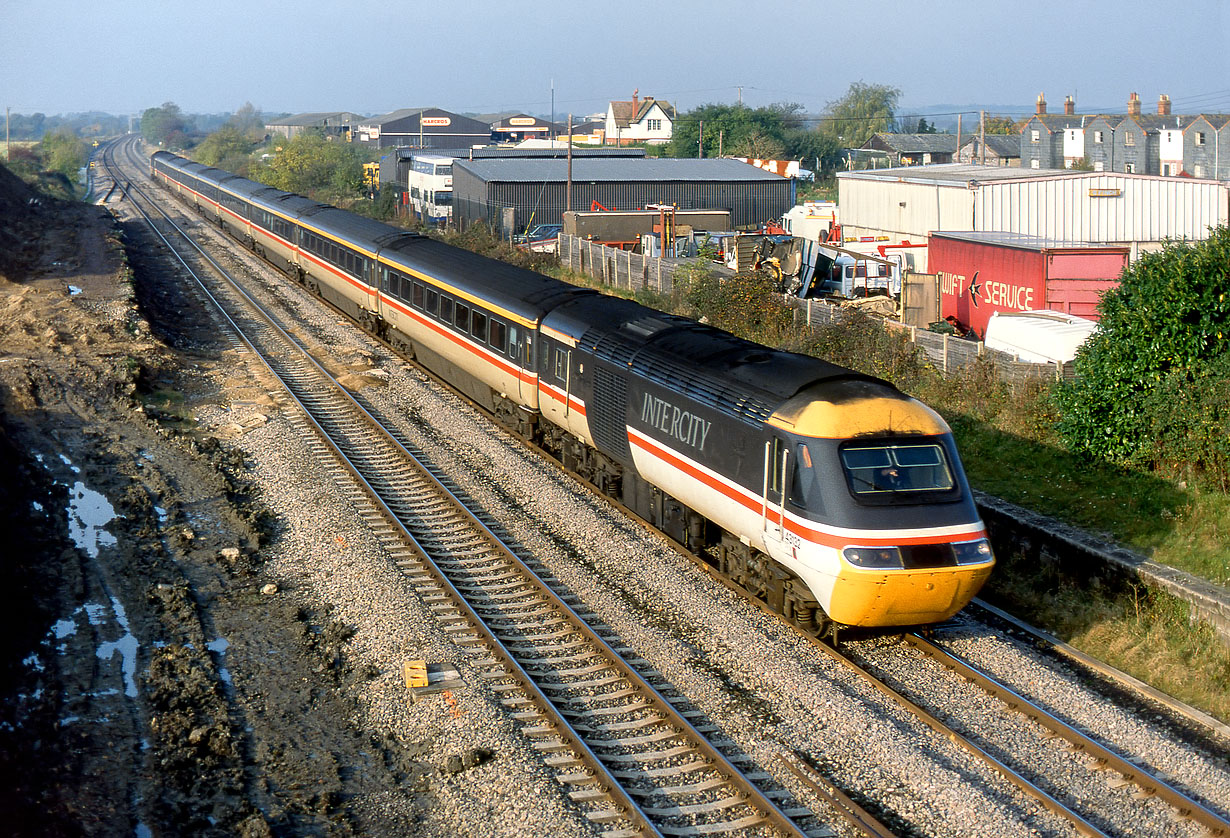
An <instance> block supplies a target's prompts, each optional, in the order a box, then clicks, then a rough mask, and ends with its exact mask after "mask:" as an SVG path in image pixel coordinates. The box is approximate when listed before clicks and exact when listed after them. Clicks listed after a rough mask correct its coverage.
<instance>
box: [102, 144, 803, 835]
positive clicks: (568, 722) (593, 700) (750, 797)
mask: <svg viewBox="0 0 1230 838" xmlns="http://www.w3.org/2000/svg"><path fill="white" fill-rule="evenodd" d="M109 151H110V150H109ZM127 153H128V154H129V156H130V158H131V156H132V155H133V148H132V144H131V143H130V144H128V146H127ZM107 157H108V160H109V159H110V155H107ZM106 165H108V167H109V168H111V167H114V164H113V163H112V162H108V163H107V164H106ZM134 165H136V166H138V167H140V166H141V163H140V162H139V161H135V162H134ZM116 180H117V182H120V183H121V188H122V190H123V191H124V194H125V197H126V198H128V199H129V200H130V201H133V203H134V205H137V204H138V203H149V204H151V205H153V204H154V202H153V201H152V200H151V199H149V198H148V197H147V196H146V195H145V194H144V192H143V191H142V190H140V189H139V188H137V187H134V186H133V185H132V184H131V183H128V182H125V181H124V180H123V179H122V178H121V177H120V176H119V174H118V173H117V175H116ZM141 212H142V214H143V215H145V216H146V218H147V220H149V222H150V224H151V227H154V228H155V230H157V227H158V226H166V225H168V224H169V225H171V226H174V222H173V221H171V219H170V217H169V216H166V215H165V213H163V216H164V218H165V219H166V221H165V222H162V223H161V224H155V222H154V220H153V219H152V218H151V216H150V215H148V214H146V212H145V211H144V210H141ZM159 212H161V211H159ZM175 230H176V233H177V234H178V235H179V236H181V237H182V238H183V239H184V240H187V241H188V242H189V243H190V244H191V245H192V247H193V248H194V249H195V253H192V254H190V255H188V256H183V255H179V254H177V256H176V258H178V259H179V261H180V262H181V264H183V265H184V267H185V268H188V270H189V271H190V272H191V273H192V274H193V277H194V279H195V281H196V282H197V283H198V284H199V285H200V287H201V289H202V291H203V293H204V294H206V295H207V296H208V297H209V299H210V300H211V301H213V303H214V304H215V305H216V306H217V307H218V309H219V310H220V311H222V312H223V317H224V318H225V320H226V322H227V323H228V325H229V328H231V329H233V330H234V331H235V333H236V334H237V335H241V336H242V340H243V341H244V343H245V344H246V345H247V346H249V347H250V348H251V349H252V350H253V352H255V353H256V355H257V357H259V358H260V359H261V361H262V363H263V364H264V365H265V366H266V368H267V369H268V371H269V372H270V373H271V374H272V375H274V376H275V377H276V378H277V379H278V380H279V381H280V382H282V385H283V386H284V387H285V389H286V393H287V397H288V398H289V399H290V400H291V401H292V402H293V403H294V404H295V405H296V406H297V407H298V408H299V410H300V414H299V415H300V416H301V417H302V418H301V419H299V420H298V422H299V424H300V425H301V426H302V427H303V429H304V437H305V438H307V439H311V440H312V445H313V447H314V448H315V449H316V450H317V452H318V455H319V457H320V458H321V460H322V461H323V462H333V463H335V465H333V466H331V467H330V470H331V471H332V472H333V474H334V476H335V477H336V479H337V480H338V482H339V485H343V486H350V487H351V488H350V489H348V492H349V494H350V495H351V496H352V498H353V499H354V500H355V501H356V503H361V504H363V505H364V506H366V507H367V509H368V510H369V511H368V512H365V513H364V516H365V517H366V518H368V520H369V522H370V525H371V529H372V531H373V532H374V533H375V534H376V535H377V536H378V537H379V538H381V539H382V540H383V541H384V543H385V545H386V547H387V548H388V551H389V554H390V555H391V556H392V557H393V558H394V561H395V562H396V563H397V565H398V567H399V568H401V569H402V571H403V573H405V574H406V577H407V579H408V580H409V582H410V583H411V584H412V585H413V586H414V587H415V589H416V591H417V593H418V595H419V597H420V599H421V600H422V601H424V602H425V603H427V604H428V606H429V607H430V608H431V609H432V610H433V611H434V612H435V614H436V616H437V618H438V619H439V620H440V621H441V624H442V627H443V628H444V630H445V631H446V632H448V633H449V635H450V637H451V638H452V639H453V641H454V642H455V643H456V645H457V646H458V647H459V648H462V649H465V650H468V651H470V652H471V653H472V658H471V662H472V663H473V664H474V666H475V667H476V668H477V669H478V670H480V671H481V672H482V674H483V676H484V677H485V678H486V679H487V680H488V684H489V686H490V688H491V689H492V690H493V691H494V692H495V693H496V694H497V695H499V696H500V700H501V701H502V702H503V704H504V705H505V706H506V707H508V708H509V709H510V711H512V715H513V717H514V718H516V719H517V720H518V721H519V722H520V723H521V724H522V730H523V732H524V734H525V735H526V736H527V737H528V738H529V739H530V740H531V742H532V743H533V747H534V748H535V749H537V750H539V751H541V752H543V753H544V758H545V761H546V763H547V764H548V765H550V766H551V767H553V768H554V769H555V770H556V771H557V772H558V774H557V778H558V779H559V781H560V782H561V783H563V784H565V785H566V786H567V787H568V788H569V789H570V791H569V797H570V798H571V799H572V800H573V801H574V802H576V803H577V805H578V806H579V807H581V809H582V811H583V812H584V813H585V816H586V817H588V818H589V819H590V820H592V821H594V822H595V823H598V824H600V825H602V827H603V828H604V829H605V832H604V834H605V835H609V836H622V835H637V834H654V835H700V834H723V833H734V832H738V833H739V834H751V835H805V834H809V833H817V832H819V831H820V830H821V829H822V828H823V825H822V824H821V823H820V822H819V821H818V820H817V819H816V817H815V816H814V814H813V813H811V812H810V811H809V810H806V809H799V808H795V809H792V810H789V811H783V809H781V808H779V806H778V804H777V803H775V802H774V799H773V798H785V797H788V796H789V795H788V793H787V792H785V791H783V790H781V789H776V790H763V789H762V788H761V786H762V785H767V784H770V783H771V780H772V778H771V777H770V776H769V775H768V774H767V773H764V772H755V771H751V770H748V771H744V770H742V769H740V768H739V767H737V766H736V765H735V762H740V761H743V760H741V759H740V758H739V757H738V756H737V755H736V756H731V757H728V756H727V755H725V754H724V753H723V752H722V751H721V750H719V749H718V748H717V747H715V746H714V745H713V744H712V743H710V742H709V740H708V738H707V737H706V736H705V734H706V733H709V732H713V731H712V730H711V729H710V728H707V727H705V726H703V725H702V726H696V725H693V724H692V723H691V722H690V721H689V719H688V718H687V716H688V715H694V714H692V713H690V712H689V711H687V710H686V709H684V710H680V709H677V708H676V707H675V706H674V703H672V700H671V699H668V698H667V697H666V696H664V695H663V694H662V692H661V691H660V690H659V689H657V688H655V687H654V686H653V685H652V684H651V683H650V678H651V677H652V675H653V674H652V673H647V674H646V675H642V674H641V673H640V672H639V671H638V669H639V668H640V667H643V666H645V664H644V662H643V661H638V660H636V659H635V657H634V655H633V654H632V653H631V651H630V650H627V649H623V648H616V647H617V646H618V645H619V644H618V641H617V640H613V641H608V640H606V639H604V637H603V636H602V629H600V628H599V629H595V628H593V627H591V626H590V624H589V623H590V621H592V620H594V617H593V616H592V615H589V614H587V613H586V612H585V609H584V608H583V607H582V606H579V605H576V604H575V599H574V598H572V597H570V596H569V595H568V594H567V593H563V594H560V593H557V592H556V591H555V589H554V588H555V587H556V585H555V584H553V582H552V580H550V579H549V578H546V577H545V576H544V575H542V574H539V573H535V572H534V570H532V569H531V567H530V564H533V560H532V558H529V559H523V558H522V557H521V556H519V555H518V550H517V549H516V548H515V546H512V545H509V544H508V543H506V542H507V540H506V538H504V537H503V535H502V533H501V532H500V531H499V527H498V525H496V524H495V523H494V522H492V521H490V520H486V519H485V518H484V516H482V515H481V514H476V513H474V512H472V511H470V510H469V509H468V507H467V503H466V499H465V498H464V497H462V496H461V494H460V492H458V491H457V490H456V489H455V487H453V486H450V485H449V484H448V481H447V480H446V479H445V478H443V477H441V476H438V475H435V474H433V473H432V471H431V469H430V468H429V467H427V466H426V465H424V464H423V463H422V462H421V461H420V459H419V458H418V457H416V456H415V452H413V451H412V450H411V449H410V446H409V445H408V444H407V443H406V442H405V441H404V440H401V439H399V438H398V435H397V434H396V433H394V432H392V431H390V430H388V429H387V428H385V427H384V426H383V425H382V424H381V423H380V422H379V421H378V420H377V419H376V418H375V417H373V416H372V415H371V414H370V413H369V412H368V411H367V410H365V409H364V408H363V407H362V406H360V405H359V404H358V403H357V402H356V401H355V400H354V399H353V398H352V397H351V396H350V395H349V393H347V392H346V391H345V390H344V388H342V387H341V386H340V385H339V384H337V382H336V381H334V380H333V379H332V377H331V376H329V375H328V374H327V373H326V372H325V371H324V369H323V368H322V367H321V366H320V365H319V364H317V363H316V362H315V361H314V360H313V359H312V358H311V356H310V355H309V354H308V352H307V350H306V349H304V348H303V347H302V346H300V345H299V343H298V342H297V341H295V340H294V339H293V338H291V337H290V336H289V335H288V334H287V333H286V332H285V331H284V330H283V329H282V328H281V327H280V326H279V325H278V324H277V319H276V318H277V315H276V314H275V313H267V312H265V311H263V310H262V309H261V308H260V306H259V305H258V304H257V303H256V302H255V301H254V300H252V299H251V298H250V297H248V295H247V294H246V293H244V292H243V291H242V290H240V289H239V288H238V285H236V284H235V283H234V281H233V280H231V279H230V278H229V277H227V276H226V272H225V271H224V270H223V269H222V268H221V267H220V266H219V265H218V264H217V263H216V262H214V261H213V259H211V258H210V257H209V256H208V255H206V254H204V251H201V250H200V248H199V247H197V246H196V245H195V243H192V242H191V239H190V238H189V237H188V236H187V234H185V233H184V232H183V231H182V230H180V229H179V228H178V227H175ZM159 236H160V237H161V238H162V239H163V241H164V242H165V243H166V244H167V246H168V247H172V245H171V240H170V238H169V237H168V236H163V234H162V233H161V232H159ZM174 249H175V248H174V247H172V250H174ZM202 258H203V259H204V260H206V261H207V262H208V263H209V265H210V266H211V268H210V270H208V271H207V270H202V269H200V268H194V267H191V265H192V264H193V263H195V262H199V261H200V260H201V259H202ZM211 272H212V273H216V274H218V275H219V276H222V277H224V278H225V281H226V283H227V284H226V285H222V284H221V283H219V282H217V281H216V280H213V279H210V278H209V276H208V274H209V273H211ZM659 677H660V676H659ZM676 701H679V699H676ZM681 703H682V702H681ZM795 819H798V820H799V821H800V822H801V823H803V824H806V828H804V827H801V826H799V825H798V824H796V822H795Z"/></svg>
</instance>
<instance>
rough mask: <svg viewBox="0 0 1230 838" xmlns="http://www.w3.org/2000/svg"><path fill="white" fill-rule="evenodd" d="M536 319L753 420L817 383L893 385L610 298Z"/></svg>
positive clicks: (620, 362) (584, 345) (639, 370)
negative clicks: (855, 382)
mask: <svg viewBox="0 0 1230 838" xmlns="http://www.w3.org/2000/svg"><path fill="white" fill-rule="evenodd" d="M595 324H597V325H595ZM543 325H544V327H547V328H549V329H551V330H554V331H556V332H560V333H562V334H565V335H568V336H570V337H573V338H574V339H576V340H577V343H578V345H579V346H580V347H581V348H583V349H585V350H587V351H589V352H592V353H593V354H594V355H595V356H597V357H599V358H603V359H605V360H607V361H609V362H611V363H613V364H615V365H617V366H620V367H627V368H628V369H630V370H632V371H633V372H635V373H637V374H638V375H641V376H643V377H644V378H646V379H649V380H651V381H656V382H658V383H659V384H662V385H663V386H666V387H669V388H671V389H672V390H675V391H676V392H680V393H685V394H686V395H688V396H689V397H691V398H694V399H696V400H697V401H700V402H703V403H707V404H709V405H710V406H712V407H714V408H715V409H718V410H721V411H723V412H725V413H728V414H730V415H732V416H737V417H739V418H742V419H744V420H746V421H751V422H756V423H760V422H764V421H766V420H767V419H768V418H769V417H770V416H771V415H772V414H773V413H774V411H776V410H777V408H778V407H779V406H781V404H782V403H784V402H785V401H787V400H788V399H790V398H792V397H793V396H795V395H797V394H798V393H800V392H802V391H803V390H805V389H806V388H808V387H810V386H811V385H814V384H818V383H821V382H831V381H838V380H858V381H868V382H877V383H885V384H886V386H889V387H891V386H892V385H887V383H886V382H881V381H880V379H877V378H874V377H872V376H868V375H864V374H862V373H859V372H855V371H854V370H849V369H846V368H845V367H839V366H837V365H836V364H830V363H829V362H827V361H822V360H820V359H819V358H813V357H811V356H808V355H799V354H796V353H794V352H784V351H782V350H779V349H772V348H770V347H767V346H763V345H761V344H758V343H755V342H753V341H749V340H744V339H743V338H740V337H736V336H735V335H732V334H730V333H729V332H725V331H722V330H721V329H716V328H714V327H712V326H706V325H704V324H701V323H697V322H696V321H694V320H689V319H688V318H685V317H679V316H676V315H671V314H665V313H663V312H660V311H656V310H654V309H651V308H647V307H645V306H643V305H641V304H639V303H636V302H634V301H632V300H625V299H620V298H616V297H607V296H597V297H596V298H585V299H578V300H575V301H572V302H569V303H567V304H566V305H563V306H561V307H559V308H557V309H556V310H555V311H553V312H551V313H550V314H549V315H548V316H547V317H546V318H545V319H544V320H543Z"/></svg>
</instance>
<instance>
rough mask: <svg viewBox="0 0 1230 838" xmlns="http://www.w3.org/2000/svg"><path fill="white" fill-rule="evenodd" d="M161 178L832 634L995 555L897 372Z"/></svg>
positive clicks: (943, 608) (282, 197) (934, 589)
mask: <svg viewBox="0 0 1230 838" xmlns="http://www.w3.org/2000/svg"><path fill="white" fill-rule="evenodd" d="M152 169H153V173H154V176H155V178H156V179H158V180H159V181H160V182H162V183H165V184H167V186H168V187H169V188H170V189H172V191H174V192H176V193H177V194H179V195H180V197H182V198H184V199H185V200H186V201H188V202H189V204H191V205H192V206H194V207H195V208H197V210H198V211H199V212H201V213H202V214H203V215H204V216H205V217H206V218H209V219H210V220H212V221H214V222H215V223H217V224H218V225H219V226H221V227H222V228H223V229H224V230H226V231H227V232H229V233H231V234H232V235H234V236H236V237H237V238H239V239H240V240H243V241H245V242H246V243H247V244H248V246H249V247H251V248H253V249H254V250H256V251H257V252H260V253H262V254H263V255H265V256H267V257H268V258H270V260H271V261H273V262H274V264H277V265H279V266H280V267H282V268H283V269H284V270H286V271H287V272H288V273H290V274H291V275H292V276H295V277H296V278H297V279H298V280H299V281H301V282H303V283H304V284H306V285H308V286H309V287H311V288H312V289H313V290H315V291H317V292H318V293H320V294H321V296H323V297H325V298H326V299H328V300H329V301H331V302H333V303H334V304H335V305H337V306H338V307H339V308H341V309H342V310H343V311H345V312H346V313H347V314H349V315H350V316H351V317H353V318H354V319H355V320H356V321H357V322H359V323H360V324H361V325H362V326H364V327H365V328H367V329H369V330H370V331H372V332H373V333H375V334H377V335H379V336H381V337H384V338H385V339H387V340H389V341H390V342H392V343H394V344H395V345H398V346H399V347H400V348H402V349H403V350H405V351H406V352H407V353H408V354H411V355H412V356H413V357H415V358H416V359H417V360H418V361H419V362H421V363H422V364H424V365H425V366H426V367H428V368H429V369H431V370H432V371H433V372H435V373H436V374H438V375H440V376H441V377H442V378H444V379H445V380H447V381H449V382H450V383H451V384H452V385H453V386H454V387H456V388H458V389H459V390H461V391H462V392H464V393H466V394H467V395H468V396H470V397H471V398H472V399H473V400H475V401H476V402H477V403H479V404H480V405H482V406H483V407H485V408H486V409H487V410H489V411H490V412H491V413H492V414H493V415H494V416H495V417H496V418H497V419H498V420H499V421H500V422H501V423H502V424H504V425H506V426H508V427H509V428H510V429H512V430H514V431H515V432H517V433H519V434H521V435H522V436H524V437H527V438H529V439H532V440H533V441H535V442H536V443H538V444H539V445H541V446H542V447H543V448H545V449H546V450H548V451H550V452H551V453H552V454H553V455H555V456H556V457H557V458H558V459H560V460H561V461H562V462H563V463H564V464H565V465H566V466H568V467H569V468H571V469H573V470H574V471H576V472H577V473H578V474H580V475H581V476H582V477H584V478H586V479H587V480H589V481H590V482H591V483H592V484H594V485H595V486H597V487H598V488H599V489H600V490H601V491H603V492H605V493H607V494H608V495H610V496H612V497H614V498H616V499H618V500H620V501H621V502H622V503H624V504H625V505H626V506H627V507H629V508H630V509H632V510H633V511H634V512H636V513H637V514H638V515H640V516H641V517H643V518H644V519H646V520H647V521H649V522H650V523H651V524H653V525H655V526H657V527H658V528H660V529H661V530H663V531H664V532H666V533H667V534H669V535H671V536H672V537H673V538H675V539H676V540H678V541H680V542H682V543H684V544H686V545H687V546H688V547H689V548H690V549H692V550H693V551H695V552H697V553H699V554H701V555H704V556H706V557H707V558H708V559H709V560H710V561H711V562H712V563H713V564H715V565H716V566H717V567H718V568H719V569H720V570H721V572H723V573H724V574H726V575H727V576H728V577H730V578H731V579H732V580H733V581H735V582H736V583H738V584H739V585H741V586H743V587H744V588H746V589H747V590H749V591H751V592H752V593H754V594H756V595H758V596H759V597H761V598H762V599H764V600H765V601H767V602H768V603H769V604H770V605H771V606H772V607H773V608H774V609H775V610H778V611H779V612H781V613H783V614H785V615H786V616H787V617H789V618H790V619H792V620H793V621H795V622H796V623H798V624H800V625H802V626H804V627H805V628H808V629H810V630H812V631H816V632H821V631H823V630H825V629H826V628H827V627H829V626H830V625H832V626H837V625H848V626H867V627H878V626H904V625H918V624H926V623H933V622H937V621H941V620H944V619H947V618H948V617H950V616H951V615H952V614H954V613H956V611H958V610H960V609H961V608H962V607H963V606H964V605H965V604H966V603H967V602H968V601H969V600H970V598H972V597H973V596H974V594H975V593H977V591H978V589H979V588H980V587H981V585H982V583H983V582H984V581H985V580H986V578H987V576H988V575H989V574H990V572H991V568H992V567H993V565H994V558H993V556H992V555H991V550H990V546H989V543H988V542H987V539H986V537H985V529H984V527H983V524H982V522H981V521H980V520H979V517H978V514H977V510H976V508H975V506H974V503H973V499H972V496H971V493H970V490H969V486H968V484H967V483H966V480H965V476H964V472H963V470H962V468H961V463H960V459H959V457H958V454H957V450H956V447H955V445H954V443H953V439H952V434H951V432H950V430H949V428H948V426H947V425H946V424H945V423H944V421H943V419H942V418H941V417H940V416H939V415H938V414H936V413H935V412H934V411H932V410H931V409H930V408H928V407H927V406H925V405H923V404H922V403H920V402H918V401H917V400H915V399H912V398H910V397H908V396H906V395H905V394H903V393H901V392H900V391H898V390H897V389H896V388H894V387H893V386H892V385H890V384H888V383H887V382H885V381H882V380H880V379H877V378H874V377H871V376H866V375H862V374H860V373H856V372H853V371H851V370H847V369H844V368H841V367H837V366H835V365H832V364H829V363H826V362H824V361H821V360H818V359H815V358H811V357H807V356H803V355H797V354H793V353H788V352H782V351H778V350H774V349H770V348H768V347H765V346H761V345H759V344H755V343H752V342H749V341H746V340H742V339H740V338H737V337H735V336H733V335H730V334H728V333H726V332H722V331H720V330H717V329H714V328H712V327H709V326H705V325H702V324H699V323H696V322H695V321H691V320H687V319H685V318H681V317H676V316H672V315H668V314H664V313H662V312H659V311H655V310H653V309H650V308H647V307H645V306H642V305H640V304H638V303H635V302H633V301H630V300H623V299H618V298H613V297H608V296H605V295H602V294H599V293H597V292H596V291H593V290H591V289H584V288H578V287H576V286H572V285H569V284H567V283H564V282H561V281H559V280H555V279H552V278H550V277H546V276H543V275H541V274H537V273H534V272H531V271H526V270H522V269H519V268H515V267H512V266H510V265H507V264H505V263H502V262H499V261H495V260H491V259H487V258H485V257H482V256H479V255H477V254H473V253H470V252H468V251H465V250H461V249H458V248H454V247H450V246H448V245H446V244H444V243H442V242H440V241H438V240H435V239H432V238H429V237H425V236H421V235H417V234H414V233H409V232H407V231H404V230H400V229H398V228H395V227H391V226H389V225H386V224H383V223H381V222H378V221H374V220H371V219H367V218H363V217H360V216H356V215H354V214H352V213H348V212H345V211H344V210H340V209H337V208H334V207H328V206H325V205H321V204H317V203H315V202H312V201H309V200H308V199H306V198H303V197H301V196H296V195H292V194H290V193H286V192H282V191H280V190H276V189H272V188H270V187H266V186H263V185H261V184H257V183H255V182H253V181H250V180H247V179H246V178H241V177H237V176H235V175H232V174H230V173H228V172H224V171H221V170H218V169H210V168H208V167H204V166H201V165H200V164H196V163H191V162H189V161H187V160H185V159H183V158H180V157H177V156H175V155H172V154H169V153H168V152H157V153H156V154H154V155H153V158H152Z"/></svg>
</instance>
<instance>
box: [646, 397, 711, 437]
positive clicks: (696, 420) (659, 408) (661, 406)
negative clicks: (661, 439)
mask: <svg viewBox="0 0 1230 838" xmlns="http://www.w3.org/2000/svg"><path fill="white" fill-rule="evenodd" d="M641 421H643V422H647V423H648V424H650V425H652V426H653V427H655V428H657V429H658V430H660V431H662V433H664V434H669V435H670V436H672V437H674V438H675V439H677V440H679V441H680V442H682V443H683V444H684V445H690V446H692V447H693V448H696V449H698V450H701V451H703V450H704V448H705V440H706V439H708V438H709V429H710V428H711V427H713V423H712V422H709V421H706V420H704V419H702V418H701V417H699V416H697V415H696V414H694V413H689V412H688V411H686V410H680V409H679V408H677V407H675V406H674V405H673V404H671V403H670V402H668V401H666V400H665V399H659V398H658V397H657V396H651V395H650V394H648V393H646V394H645V401H644V402H643V403H642V405H641Z"/></svg>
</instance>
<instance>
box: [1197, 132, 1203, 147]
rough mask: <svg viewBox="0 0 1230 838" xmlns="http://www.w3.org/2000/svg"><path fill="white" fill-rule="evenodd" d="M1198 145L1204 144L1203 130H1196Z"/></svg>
mask: <svg viewBox="0 0 1230 838" xmlns="http://www.w3.org/2000/svg"><path fill="white" fill-rule="evenodd" d="M1196 145H1204V132H1203V131H1197V132H1196Z"/></svg>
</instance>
